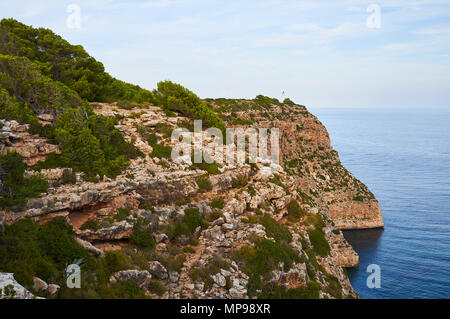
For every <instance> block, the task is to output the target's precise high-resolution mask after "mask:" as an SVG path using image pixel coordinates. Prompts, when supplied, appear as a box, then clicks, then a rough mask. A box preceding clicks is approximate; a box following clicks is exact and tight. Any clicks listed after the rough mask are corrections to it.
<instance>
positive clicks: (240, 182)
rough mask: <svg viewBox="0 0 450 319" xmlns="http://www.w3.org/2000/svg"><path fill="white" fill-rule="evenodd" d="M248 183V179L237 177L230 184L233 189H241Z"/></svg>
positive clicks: (241, 176) (242, 176)
mask: <svg viewBox="0 0 450 319" xmlns="http://www.w3.org/2000/svg"><path fill="white" fill-rule="evenodd" d="M247 183H248V178H247V177H246V176H244V175H239V176H238V177H237V178H236V179H234V180H233V181H232V182H231V186H232V187H233V188H242V187H244V186H245V185H247Z"/></svg>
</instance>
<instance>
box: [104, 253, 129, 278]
mask: <svg viewBox="0 0 450 319" xmlns="http://www.w3.org/2000/svg"><path fill="white" fill-rule="evenodd" d="M102 263H103V265H104V266H105V269H106V271H107V273H108V275H109V276H110V275H112V274H114V273H116V272H118V271H121V270H127V269H130V268H131V259H130V257H129V256H127V255H126V254H125V253H124V252H122V251H120V250H109V251H106V252H105V257H104V258H102Z"/></svg>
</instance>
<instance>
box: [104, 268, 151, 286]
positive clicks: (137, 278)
mask: <svg viewBox="0 0 450 319" xmlns="http://www.w3.org/2000/svg"><path fill="white" fill-rule="evenodd" d="M151 279H152V275H151V274H150V273H149V272H148V271H147V270H136V269H130V270H121V271H118V272H116V273H115V274H113V275H112V276H111V278H110V279H109V281H110V282H116V281H134V282H135V283H137V284H138V285H139V286H143V285H145V284H147V283H148V282H150V280H151Z"/></svg>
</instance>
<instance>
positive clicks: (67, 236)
mask: <svg viewBox="0 0 450 319" xmlns="http://www.w3.org/2000/svg"><path fill="white" fill-rule="evenodd" d="M76 259H82V261H83V263H82V269H83V270H84V271H87V272H89V271H91V270H93V269H94V268H95V260H94V259H93V257H92V256H90V255H89V253H88V251H87V250H85V249H84V248H83V247H82V246H81V245H80V244H78V243H77V242H76V241H75V239H74V238H73V230H72V227H71V226H70V225H68V224H67V223H66V221H65V220H64V218H62V217H57V218H54V219H53V220H51V221H50V222H48V223H47V224H46V225H45V226H43V227H42V228H40V227H39V225H38V224H37V223H36V222H34V221H32V220H31V219H23V220H20V221H18V222H16V223H15V224H12V225H10V226H6V227H5V231H4V233H3V234H2V233H1V232H0V271H1V272H12V273H14V276H15V278H16V280H17V281H18V282H19V283H21V284H23V285H25V286H26V287H29V288H30V287H32V285H33V277H34V276H36V277H39V278H42V279H43V280H45V281H47V282H49V281H50V282H54V283H61V286H62V283H63V282H65V277H64V272H63V270H64V269H65V268H66V266H67V265H69V264H72V263H73V262H74V261H75V260H76Z"/></svg>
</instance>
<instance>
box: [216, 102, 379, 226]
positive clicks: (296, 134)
mask: <svg viewBox="0 0 450 319" xmlns="http://www.w3.org/2000/svg"><path fill="white" fill-rule="evenodd" d="M234 101H235V104H234V111H233V112H231V113H228V115H229V117H230V119H231V118H232V117H236V116H237V117H239V118H241V119H247V120H249V121H252V122H253V124H252V125H255V126H260V127H277V128H279V129H280V132H281V134H280V135H281V138H280V151H281V154H282V155H281V161H282V165H283V166H284V168H285V169H286V171H287V173H288V174H289V175H291V176H293V177H294V178H295V183H296V184H297V185H298V186H297V187H298V188H297V190H298V191H299V194H300V197H301V198H302V203H303V205H305V206H306V207H308V206H310V207H315V208H316V209H318V210H320V211H323V212H325V213H326V214H327V215H328V216H329V217H330V218H331V219H332V220H333V222H334V224H335V225H336V226H337V227H338V228H340V229H365V228H378V227H383V226H384V224H383V219H382V212H381V208H380V205H379V203H378V201H377V200H376V199H375V197H374V195H373V194H372V193H371V192H370V190H369V189H368V188H367V186H366V185H364V184H363V183H361V182H360V181H359V180H358V179H357V178H355V177H354V176H353V175H352V174H351V173H350V172H349V171H348V170H347V169H346V168H345V167H343V166H342V164H341V162H340V160H339V155H338V153H337V152H336V151H335V150H334V149H333V148H332V146H331V142H330V137H329V135H328V132H327V130H326V128H325V126H323V124H322V123H321V122H320V121H319V120H318V119H317V118H316V117H315V116H314V115H312V114H311V113H309V112H308V111H307V110H306V108H305V107H304V106H300V105H295V104H292V103H289V104H281V105H276V104H275V105H274V104H272V105H271V107H270V108H269V109H264V108H263V109H259V110H258V109H256V110H255V106H254V105H253V103H252V102H251V101H245V100H234ZM216 103H217V102H216ZM219 103H220V102H219ZM222 103H223V101H222ZM216 108H219V109H220V106H218V105H217V104H216ZM242 108H244V110H241V109H242ZM246 108H250V109H251V110H252V109H253V111H250V112H249V110H248V109H246ZM231 114H233V116H231ZM268 119H269V121H268ZM229 122H232V121H229Z"/></svg>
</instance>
